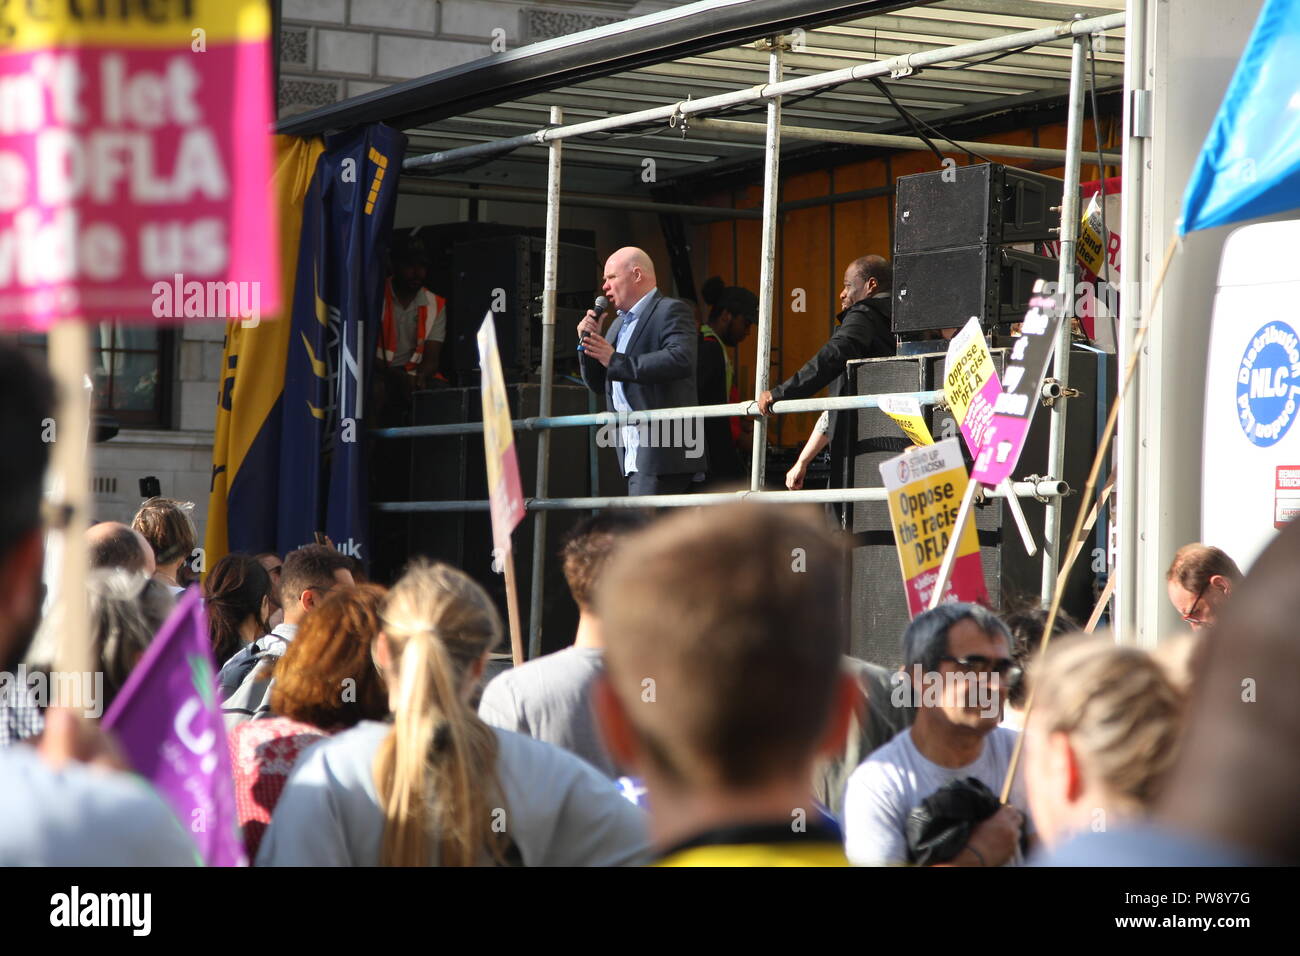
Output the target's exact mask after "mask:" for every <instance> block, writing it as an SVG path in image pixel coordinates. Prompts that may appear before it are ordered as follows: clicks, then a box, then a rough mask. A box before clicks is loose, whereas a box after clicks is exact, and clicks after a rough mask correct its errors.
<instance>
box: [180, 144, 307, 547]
mask: <svg viewBox="0 0 1300 956" xmlns="http://www.w3.org/2000/svg"><path fill="white" fill-rule="evenodd" d="M275 148H276V156H275V175H274V178H273V179H272V189H273V190H274V193H275V202H276V205H277V206H278V209H279V223H280V291H281V296H282V301H283V302H285V303H286V304H288V303H291V302H292V301H293V285H294V275H295V274H296V273H297V271H298V245H299V241H300V232H301V228H302V214H303V200H304V198H305V197H306V195H307V191H308V189H309V187H310V186H311V183H312V179H313V177H314V176H315V174H316V163H317V160H319V158H320V155H321V153H322V152H324V150H325V144H324V143H323V142H322V141H321V140H319V139H312V140H307V139H301V138H299V137H296V136H277V137H276V141H275ZM286 311H287V309H286ZM283 318H284V316H275V317H264V318H263V319H262V320H261V321H260V322H257V323H249V324H241V323H240V322H239V321H238V320H236V321H233V322H230V323H228V324H227V326H226V341H225V349H224V352H223V354H222V360H221V390H220V392H219V393H218V395H217V420H216V426H215V434H214V436H213V444H212V486H211V493H210V497H209V499H208V527H207V533H206V536H205V540H204V550H205V552H206V558H207V566H208V567H212V565H213V564H215V563H216V562H217V561H218V560H219V559H220V558H221V557H222V556H223V555H225V554H227V553H229V552H231V551H246V552H249V553H251V554H256V553H257V552H259V551H268V550H271V549H273V548H275V547H276V540H275V515H276V509H277V504H278V502H277V500H276V488H277V482H276V479H277V478H278V474H279V467H280V464H279V456H280V396H281V393H282V392H283V391H284V367H285V359H286V357H287V355H288V353H289V322H287V321H283Z"/></svg>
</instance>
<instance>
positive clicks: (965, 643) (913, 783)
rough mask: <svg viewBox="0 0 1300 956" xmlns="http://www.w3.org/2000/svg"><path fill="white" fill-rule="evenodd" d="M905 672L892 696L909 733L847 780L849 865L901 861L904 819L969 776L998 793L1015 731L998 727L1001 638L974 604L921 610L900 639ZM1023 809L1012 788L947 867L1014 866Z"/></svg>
mask: <svg viewBox="0 0 1300 956" xmlns="http://www.w3.org/2000/svg"><path fill="white" fill-rule="evenodd" d="M903 651H904V660H905V661H906V672H905V673H904V674H903V683H902V684H900V685H899V687H898V688H897V690H898V691H899V692H900V693H899V695H898V696H900V697H904V698H906V697H911V699H912V701H913V702H914V703H916V704H917V705H919V706H917V709H916V718H915V721H914V722H913V724H912V727H911V729H910V730H907V731H905V732H903V733H900V734H899V735H898V736H897V737H895V738H894V739H893V740H891V741H890V742H889V743H887V744H886V745H885V746H883V747H881V748H880V749H879V750H877V751H876V752H875V753H873V754H872V755H871V756H870V757H868V758H867V760H866V762H865V763H863V764H862V766H860V767H858V769H857V770H855V771H854V772H853V775H852V776H851V777H849V783H848V786H847V787H846V789H845V794H844V837H845V848H846V849H847V851H848V855H849V859H850V860H852V861H853V862H854V863H858V864H873V865H876V864H888V863H907V862H909V853H908V841H907V818H908V815H909V814H910V813H911V812H912V810H914V809H915V808H916V807H918V806H920V805H921V803H922V801H924V800H925V799H926V798H927V797H929V796H931V795H932V794H933V793H935V791H937V790H939V789H940V788H942V787H944V786H946V785H948V784H950V783H952V782H953V781H956V780H962V779H965V778H967V777H974V778H975V779H977V780H979V781H980V782H981V783H983V784H984V785H985V786H986V787H988V789H989V790H991V791H993V793H995V794H998V793H1001V791H1002V784H1003V781H1004V779H1005V777H1006V773H1007V769H1008V767H1010V765H1011V753H1012V751H1013V750H1014V749H1015V744H1016V736H1017V735H1016V732H1015V731H1013V730H1007V729H1006V728H1003V727H999V726H998V722H999V721H1000V720H1001V719H1002V694H1003V693H1004V691H1005V686H1006V682H1007V680H1008V678H1009V677H1010V675H1011V670H1012V667H1013V661H1012V658H1011V635H1010V634H1009V633H1008V632H1007V629H1006V625H1004V624H1003V623H1002V622H1001V621H1000V620H999V619H998V618H997V616H996V615H995V614H993V613H992V612H991V611H989V610H987V609H985V608H983V607H980V606H979V605H978V604H964V603H959V602H955V603H949V604H941V605H939V606H938V607H937V608H933V609H931V610H929V611H924V612H922V613H921V614H918V615H917V616H916V618H915V619H914V620H913V621H912V623H911V624H909V625H908V627H907V630H906V632H905V633H904V635H903ZM1027 806H1028V801H1027V800H1026V799H1025V796H1024V788H1023V785H1022V784H1020V783H1019V781H1017V784H1016V786H1015V787H1014V788H1013V790H1012V803H1011V804H1007V805H1005V806H1003V807H1002V808H1001V809H999V810H998V811H997V812H996V813H995V814H993V816H991V817H988V818H987V819H985V820H983V821H982V822H980V823H979V824H977V825H975V826H974V827H973V828H972V830H971V834H970V838H969V840H968V842H967V843H966V845H965V846H964V847H962V849H961V850H960V851H959V852H958V854H957V855H956V856H955V857H954V858H953V859H952V860H951V861H947V862H951V863H952V865H954V866H1000V865H1002V864H1004V863H1009V862H1014V863H1020V862H1022V861H1021V855H1020V846H1019V843H1020V832H1021V826H1022V823H1024V822H1026V821H1027V819H1028V818H1027V814H1026V812H1025V810H1024V808H1025V807H1027Z"/></svg>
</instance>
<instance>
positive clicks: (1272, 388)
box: [1237, 322, 1300, 448]
mask: <svg viewBox="0 0 1300 956" xmlns="http://www.w3.org/2000/svg"><path fill="white" fill-rule="evenodd" d="M1298 400H1300V336H1297V335H1296V333H1295V331H1294V330H1293V329H1292V328H1291V326H1289V325H1287V324H1286V323H1285V322H1269V323H1268V324H1267V325H1265V326H1264V327H1263V328H1261V329H1260V330H1259V331H1258V332H1256V333H1255V335H1254V336H1253V337H1252V338H1251V340H1250V344H1249V345H1248V346H1247V347H1246V354H1245V355H1243V356H1242V357H1241V366H1240V368H1238V369H1237V420H1238V421H1239V422H1241V430H1242V431H1244V432H1245V433H1246V437H1247V438H1248V439H1249V440H1250V441H1251V442H1253V443H1254V444H1256V445H1259V446H1260V447H1261V448H1267V447H1268V446H1269V445H1273V444H1276V443H1277V442H1278V441H1279V440H1280V439H1281V438H1282V436H1283V435H1285V434H1286V433H1287V430H1288V429H1290V427H1291V423H1292V422H1293V421H1295V416H1296V407H1297V401H1298Z"/></svg>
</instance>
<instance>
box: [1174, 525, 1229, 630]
mask: <svg viewBox="0 0 1300 956" xmlns="http://www.w3.org/2000/svg"><path fill="white" fill-rule="evenodd" d="M1165 581H1167V582H1168V591H1169V603H1171V604H1172V605H1173V606H1174V610H1175V611H1177V612H1178V616H1179V617H1181V618H1182V619H1183V621H1184V623H1186V624H1188V625H1190V626H1191V628H1192V630H1193V631H1199V630H1200V629H1201V628H1203V627H1210V626H1212V625H1213V624H1214V623H1215V622H1216V621H1217V620H1218V618H1219V613H1220V611H1221V610H1222V608H1223V605H1224V603H1226V602H1227V600H1228V598H1230V597H1232V589H1233V588H1234V587H1236V586H1237V585H1238V584H1239V583H1240V582H1241V569H1240V568H1238V567H1237V562H1236V561H1233V560H1232V558H1230V557H1228V555H1227V554H1226V553H1225V552H1223V551H1222V550H1220V549H1219V548H1216V547H1213V546H1211V545H1207V544H1201V542H1199V541H1193V542H1192V543H1191V544H1185V545H1183V546H1182V547H1181V548H1179V549H1178V553H1177V554H1175V555H1174V560H1173V563H1172V564H1170V565H1169V570H1168V572H1166V574H1165Z"/></svg>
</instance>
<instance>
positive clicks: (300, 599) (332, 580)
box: [217, 544, 354, 730]
mask: <svg viewBox="0 0 1300 956" xmlns="http://www.w3.org/2000/svg"><path fill="white" fill-rule="evenodd" d="M353 583H354V582H353V580H352V572H351V571H350V570H349V567H348V559H347V558H346V557H345V556H344V555H342V554H340V553H339V552H338V551H336V550H335V549H334V548H331V547H327V546H326V545H323V544H309V545H307V546H306V547H302V548H299V549H298V550H297V551H290V552H289V556H288V557H286V558H285V559H284V566H283V567H282V569H281V571H280V598H281V600H282V601H283V602H284V621H283V622H282V623H280V624H278V625H277V626H276V627H275V629H274V630H272V631H271V633H270V634H267V635H266V636H265V637H260V638H258V639H257V640H256V641H254V642H253V643H252V644H248V645H246V646H245V647H243V648H241V649H240V650H239V651H238V652H236V654H235V655H234V656H233V657H231V658H230V660H229V661H227V662H226V663H225V665H224V666H223V667H222V668H221V673H220V674H218V676H217V679H218V682H219V683H220V686H221V700H222V707H221V710H222V713H224V714H225V719H226V728H227V729H228V730H229V729H232V728H233V727H234V726H235V725H237V724H239V723H242V722H243V721H244V720H248V719H249V718H251V717H256V716H260V715H262V714H264V713H266V712H267V706H268V704H269V701H270V688H271V676H270V673H269V670H270V669H269V668H259V667H258V666H257V665H258V664H259V663H261V662H263V661H269V662H270V663H274V661H275V659H276V658H279V657H281V656H283V654H284V652H285V650H286V649H287V648H288V646H289V642H290V641H292V640H293V639H294V636H295V635H296V634H297V633H298V625H300V624H301V623H302V619H303V618H304V617H306V616H307V615H308V614H310V613H311V611H312V609H313V608H315V607H316V605H317V604H319V603H320V602H321V601H322V600H323V599H324V598H325V595H326V594H328V593H329V592H330V591H332V590H334V588H336V587H351V586H352V584H353Z"/></svg>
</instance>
